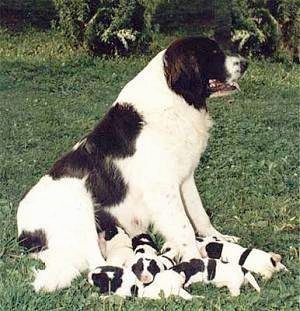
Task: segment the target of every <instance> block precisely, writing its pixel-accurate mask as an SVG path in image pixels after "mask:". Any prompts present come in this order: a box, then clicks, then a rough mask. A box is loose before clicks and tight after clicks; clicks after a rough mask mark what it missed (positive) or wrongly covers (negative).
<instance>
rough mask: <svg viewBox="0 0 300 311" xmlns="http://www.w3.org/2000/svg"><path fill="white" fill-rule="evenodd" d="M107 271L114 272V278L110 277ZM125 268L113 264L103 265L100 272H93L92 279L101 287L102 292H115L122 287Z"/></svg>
mask: <svg viewBox="0 0 300 311" xmlns="http://www.w3.org/2000/svg"><path fill="white" fill-rule="evenodd" d="M107 272H113V273H114V275H113V278H112V279H110V278H109V277H108V275H107ZM123 273H124V271H123V269H122V268H119V267H113V266H103V267H101V272H100V273H93V274H92V280H93V283H94V285H95V286H97V287H99V289H100V293H101V294H104V293H109V292H112V293H114V292H115V291H116V290H117V289H118V288H120V287H121V285H122V283H123V279H122V276H123Z"/></svg>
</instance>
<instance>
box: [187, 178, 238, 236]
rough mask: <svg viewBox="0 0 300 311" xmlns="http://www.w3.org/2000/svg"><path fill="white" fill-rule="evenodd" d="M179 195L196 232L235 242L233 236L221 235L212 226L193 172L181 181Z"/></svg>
mask: <svg viewBox="0 0 300 311" xmlns="http://www.w3.org/2000/svg"><path fill="white" fill-rule="evenodd" d="M181 195H182V200H183V203H184V207H185V211H186V213H187V215H188V217H189V219H190V221H191V223H192V225H193V227H194V230H195V232H196V233H197V234H199V235H202V236H217V237H218V238H220V239H221V240H227V241H230V242H236V241H237V240H238V238H237V237H235V236H230V235H222V234H221V233H220V232H219V231H218V230H216V229H215V228H214V227H213V225H212V224H211V222H210V220H209V217H208V215H207V213H206V211H205V209H204V207H203V205H202V201H201V198H200V195H199V193H198V190H197V187H196V184H195V180H194V175H193V174H192V175H191V176H190V177H189V178H188V179H187V180H185V181H184V182H183V184H182V186H181Z"/></svg>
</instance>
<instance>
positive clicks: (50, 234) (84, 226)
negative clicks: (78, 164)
mask: <svg viewBox="0 0 300 311" xmlns="http://www.w3.org/2000/svg"><path fill="white" fill-rule="evenodd" d="M17 223H18V232H19V234H20V233H21V232H22V230H27V231H34V230H36V229H40V228H42V229H43V230H44V231H45V232H46V237H47V240H48V241H47V247H48V248H47V249H46V250H44V251H42V252H40V253H37V254H36V258H39V259H41V260H42V261H43V262H44V263H45V270H38V271H36V275H35V281H34V282H33V286H34V288H35V290H41V289H43V290H45V291H52V290H55V289H57V288H63V287H66V286H69V285H70V283H71V281H72V279H73V278H74V277H76V276H78V275H79V274H80V272H81V271H84V270H86V269H93V268H95V267H96V266H98V265H103V264H104V263H105V261H104V259H103V257H102V255H101V253H100V250H99V248H98V244H97V232H96V228H95V223H94V208H93V205H92V200H91V197H90V194H89V193H88V192H87V190H86V188H85V186H84V180H80V179H77V178H62V179H58V180H53V179H52V178H51V177H50V176H48V175H46V176H44V177H42V178H41V179H40V181H39V182H38V183H37V184H36V185H35V186H34V187H33V188H32V189H31V190H30V192H29V193H28V194H27V195H26V196H25V198H24V199H23V200H22V201H21V202H20V205H19V208H18V213H17Z"/></svg>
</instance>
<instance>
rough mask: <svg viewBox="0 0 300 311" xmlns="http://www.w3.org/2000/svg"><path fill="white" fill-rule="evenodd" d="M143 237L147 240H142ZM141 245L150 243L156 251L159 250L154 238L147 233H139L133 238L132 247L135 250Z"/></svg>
mask: <svg viewBox="0 0 300 311" xmlns="http://www.w3.org/2000/svg"><path fill="white" fill-rule="evenodd" d="M142 239H145V240H147V241H142ZM140 245H148V246H150V247H152V248H153V249H154V250H155V251H157V252H158V251H159V250H158V248H157V246H156V245H155V243H154V241H153V239H152V238H151V236H150V235H149V234H147V233H141V234H139V235H136V236H135V237H133V238H132V249H133V250H134V251H135V249H136V248H137V247H138V246H140Z"/></svg>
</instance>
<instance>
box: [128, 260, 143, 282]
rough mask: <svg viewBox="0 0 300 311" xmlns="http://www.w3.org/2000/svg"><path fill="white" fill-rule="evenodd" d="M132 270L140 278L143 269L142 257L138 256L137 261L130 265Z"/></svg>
mask: <svg viewBox="0 0 300 311" xmlns="http://www.w3.org/2000/svg"><path fill="white" fill-rule="evenodd" d="M131 270H132V272H133V273H134V274H135V275H136V277H137V278H138V279H140V277H141V274H142V271H143V270H144V264H143V259H142V258H139V259H138V261H137V262H136V263H135V264H133V265H132V266H131Z"/></svg>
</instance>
